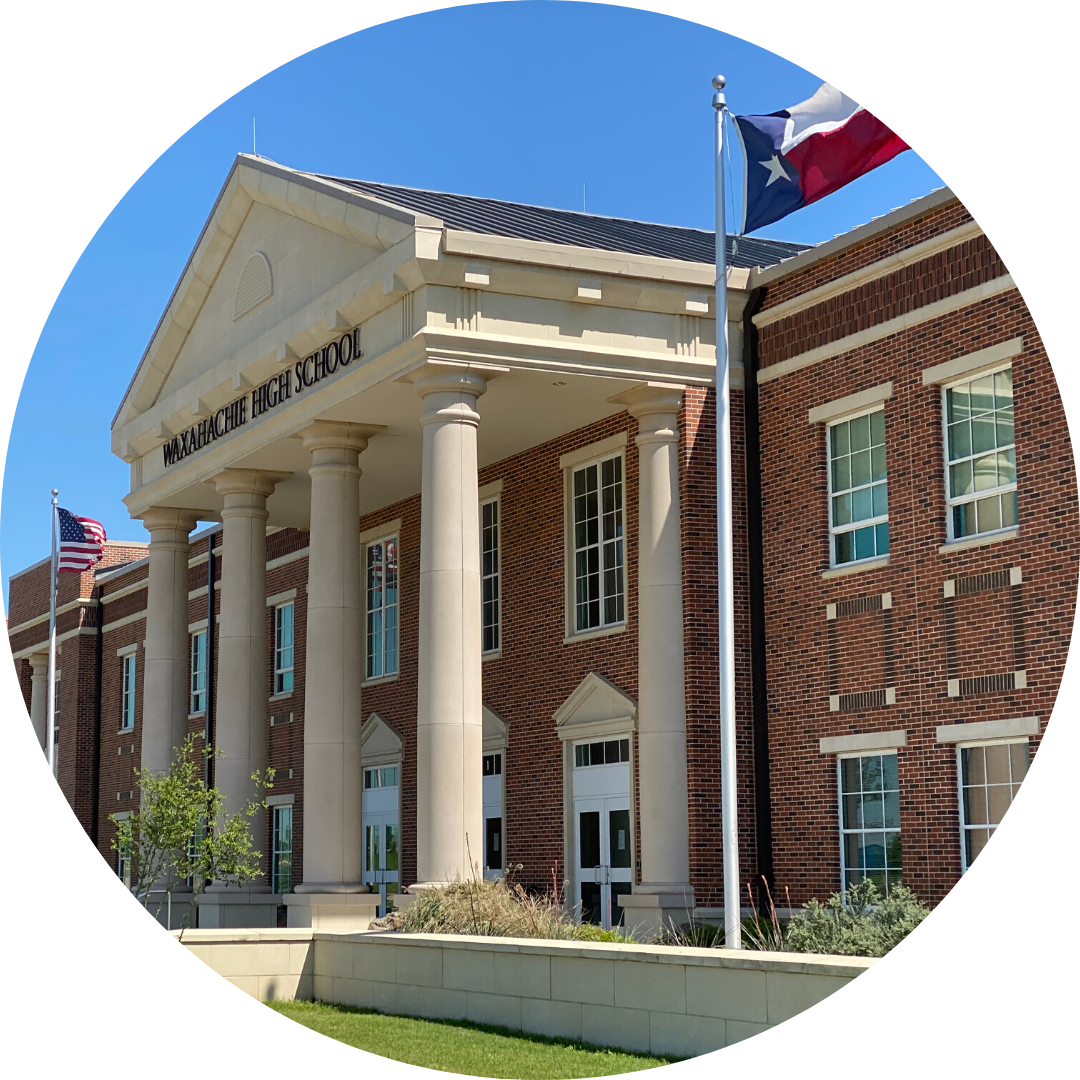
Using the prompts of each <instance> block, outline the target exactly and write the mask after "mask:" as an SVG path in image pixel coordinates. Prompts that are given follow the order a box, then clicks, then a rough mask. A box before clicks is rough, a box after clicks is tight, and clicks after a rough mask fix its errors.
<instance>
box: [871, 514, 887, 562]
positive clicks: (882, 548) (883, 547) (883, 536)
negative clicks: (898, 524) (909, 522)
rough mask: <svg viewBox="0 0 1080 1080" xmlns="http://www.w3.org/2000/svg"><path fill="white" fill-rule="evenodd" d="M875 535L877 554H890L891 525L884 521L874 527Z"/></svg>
mask: <svg viewBox="0 0 1080 1080" xmlns="http://www.w3.org/2000/svg"><path fill="white" fill-rule="evenodd" d="M874 535H875V537H876V539H877V553H878V554H879V555H888V554H889V523H888V522H887V521H883V522H882V523H881V524H880V525H875V526H874Z"/></svg>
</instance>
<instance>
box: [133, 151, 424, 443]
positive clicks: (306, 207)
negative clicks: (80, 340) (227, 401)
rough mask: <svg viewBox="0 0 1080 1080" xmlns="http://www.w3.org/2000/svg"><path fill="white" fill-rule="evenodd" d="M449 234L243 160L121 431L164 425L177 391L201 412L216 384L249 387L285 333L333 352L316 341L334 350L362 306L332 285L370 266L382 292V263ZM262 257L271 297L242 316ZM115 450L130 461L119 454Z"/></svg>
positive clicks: (139, 373) (153, 347) (149, 356)
mask: <svg viewBox="0 0 1080 1080" xmlns="http://www.w3.org/2000/svg"><path fill="white" fill-rule="evenodd" d="M441 227H442V222H441V221H439V220H438V219H436V218H431V217H429V216H427V215H424V214H419V213H416V212H413V211H410V210H406V209H404V208H402V207H398V206H394V205H392V204H390V203H387V202H384V201H383V200H381V199H377V198H374V197H372V196H368V195H364V194H362V193H360V192H357V191H354V190H352V189H350V188H346V187H345V186H343V185H341V184H336V183H334V181H333V180H329V179H325V178H322V177H318V176H314V175H310V174H307V173H301V172H297V171H296V170H293V169H288V168H285V167H284V166H280V165H277V164H275V163H274V162H270V161H267V160H266V159H263V158H255V157H252V156H249V155H246V154H241V155H238V157H237V158H236V160H235V161H234V163H233V167H232V169H231V170H230V172H229V176H228V179H227V180H226V182H225V185H224V187H223V188H222V190H221V192H220V193H219V195H218V198H217V200H216V202H215V204H214V208H213V211H212V212H211V214H210V217H209V219H208V220H207V222H206V224H205V225H204V227H203V230H202V233H201V234H200V236H199V240H198V243H197V244H196V245H195V249H194V251H193V252H192V254H191V256H190V258H189V259H188V263H187V265H186V266H185V268H184V272H183V275H182V276H181V278H180V281H179V282H178V283H177V285H176V287H175V289H174V291H173V294H172V297H171V298H170V300H169V304H168V306H167V308H166V310H165V312H164V313H163V314H162V317H161V320H160V322H159V323H158V325H157V328H156V329H155V331H154V335H153V337H152V338H151V340H150V343H149V345H148V346H147V349H146V352H145V353H144V354H143V356H142V359H141V360H140V363H139V366H138V368H137V369H136V372H135V374H134V376H133V378H132V380H131V383H130V384H129V386H128V389H127V391H126V393H125V395H124V400H123V402H122V403H121V405H120V408H119V409H118V410H117V413H116V416H115V417H114V419H113V429H114V432H116V431H117V429H123V428H125V426H127V427H130V426H131V425H132V423H133V421H137V420H138V419H139V418H140V417H142V416H143V414H145V413H147V412H149V411H155V415H156V412H157V411H161V410H160V409H158V410H155V406H158V405H159V403H165V402H168V403H169V405H170V406H173V405H175V403H174V402H172V401H171V398H172V397H175V396H176V394H177V392H181V393H182V394H183V393H185V392H186V393H187V396H191V397H194V399H195V400H194V401H193V403H192V404H193V407H194V408H195V410H196V412H197V410H198V408H199V406H198V395H200V394H203V393H206V394H209V395H210V396H211V397H212V396H213V394H214V391H215V390H216V388H217V384H218V382H220V383H221V384H222V393H223V394H224V395H226V396H227V395H229V394H235V389H234V387H233V386H232V385H230V383H231V382H232V381H235V382H236V383H237V384H239V385H243V383H244V381H245V376H244V373H243V370H242V369H243V368H244V367H251V365H252V364H257V362H258V361H259V360H261V359H265V358H264V356H263V354H264V353H269V352H276V351H277V350H278V349H279V348H280V347H281V346H282V344H283V337H282V326H283V325H285V326H286V329H287V330H288V331H289V332H288V333H286V334H285V338H284V341H285V342H287V341H288V340H289V339H290V338H294V339H295V342H296V345H297V346H298V347H299V348H300V349H303V348H305V347H306V346H307V345H308V344H310V348H311V350H314V349H315V348H319V347H321V346H322V345H323V344H325V341H324V340H317V341H316V340H315V339H316V338H319V337H320V335H322V336H323V337H326V339H327V340H328V339H329V336H330V335H331V334H332V332H333V329H334V325H336V324H337V323H339V322H340V319H341V316H340V314H339V310H338V309H339V308H340V307H342V306H346V305H347V304H348V302H349V301H350V300H353V299H355V297H356V293H355V291H353V292H352V293H349V290H348V289H347V288H346V289H344V291H342V295H341V296H340V297H338V296H337V295H336V294H335V292H334V290H335V286H337V285H338V284H339V283H344V282H346V281H348V280H349V279H350V278H356V277H357V275H360V276H362V275H363V272H364V269H365V267H373V268H375V269H376V271H377V277H378V283H379V286H380V292H381V285H382V281H383V277H384V276H385V273H384V268H383V267H382V265H381V263H382V262H383V261H385V260H384V259H383V256H385V255H387V253H389V252H392V251H393V250H394V249H395V248H397V247H398V246H399V245H402V244H405V245H406V246H408V247H409V249H410V254H411V253H412V249H413V248H414V247H415V243H414V239H415V233H416V231H417V229H422V230H424V231H432V230H440V234H441ZM256 255H259V256H261V257H262V259H264V260H265V263H266V265H265V271H266V275H267V278H268V279H269V282H272V287H271V289H270V291H266V289H265V288H263V290H262V293H261V294H260V292H258V291H256V292H253V293H252V294H251V295H253V296H259V299H258V300H257V301H256V302H255V303H253V304H251V305H250V306H246V305H245V303H244V302H243V301H244V298H245V295H246V294H245V293H244V290H243V289H242V288H240V286H241V284H242V282H241V278H242V276H243V274H244V271H245V269H247V270H248V273H249V277H248V280H247V281H246V282H244V283H243V284H244V285H245V286H246V285H250V284H252V281H253V280H254V283H255V284H256V285H261V284H262V281H261V279H259V277H258V276H257V275H256V276H255V278H254V279H253V278H252V276H251V272H252V268H253V266H254V265H255V264H253V262H252V260H253V257H254V256H256ZM391 261H396V262H401V261H403V260H402V259H398V260H391ZM389 269H390V272H391V273H392V272H393V271H394V270H396V269H398V267H397V266H390V267H389ZM339 291H341V290H339ZM346 293H348V295H345V294H346ZM323 308H325V309H326V310H323ZM327 319H329V323H327ZM312 324H318V325H316V326H314V327H313V326H312ZM332 324H333V325H332ZM308 338H311V341H310V342H309V341H308ZM276 359H280V358H279V357H276V356H275V357H273V358H271V362H273V360H276ZM231 367H235V368H236V369H237V370H236V371H235V372H233V371H232V370H231ZM167 411H172V412H175V409H174V408H173V409H170V410H167ZM136 426H137V425H136ZM115 449H117V452H119V453H121V454H122V456H124V455H123V447H122V446H118V447H115Z"/></svg>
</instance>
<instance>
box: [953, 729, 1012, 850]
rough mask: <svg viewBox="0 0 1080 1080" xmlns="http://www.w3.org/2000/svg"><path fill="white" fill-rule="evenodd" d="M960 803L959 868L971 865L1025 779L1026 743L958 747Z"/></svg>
mask: <svg viewBox="0 0 1080 1080" xmlns="http://www.w3.org/2000/svg"><path fill="white" fill-rule="evenodd" d="M958 753H959V768H960V801H961V834H962V835H961V841H962V843H961V867H962V869H963V870H967V868H968V867H969V866H970V865H971V864H972V863H973V862H974V861H975V856H976V855H978V854H979V852H980V851H982V849H983V848H984V847H986V842H987V841H988V840H989V839H990V837H991V836H992V835H993V833H994V830H995V829H996V828H997V827H998V825H1000V824H1001V819H1002V818H1003V817H1004V816H1005V811H1006V810H1008V809H1009V806H1010V805H1011V804H1012V801H1013V799H1014V798H1015V796H1016V792H1017V789H1018V788H1019V787H1020V782H1021V781H1022V780H1023V779H1024V777H1025V776H1026V775H1027V769H1028V744H1027V740H1024V741H1023V742H1014V743H991V744H989V745H987V746H962V747H960V748H959V750H958Z"/></svg>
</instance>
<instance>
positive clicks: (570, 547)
mask: <svg viewBox="0 0 1080 1080" xmlns="http://www.w3.org/2000/svg"><path fill="white" fill-rule="evenodd" d="M615 460H617V461H618V462H619V485H620V487H621V489H622V499H621V508H620V513H619V527H620V528H621V537H620V540H621V550H622V565H621V566H620V567H619V569H618V573H619V583H620V586H621V593H622V601H623V610H622V617H621V618H618V619H613V620H611V621H608V620H607V618H606V617H605V612H604V607H605V600H606V599H607V598H608V597H607V595H606V594H605V591H604V569H603V565H602V559H603V549H604V543H605V542H604V540H603V538H602V536H601V535H600V532H599V531H598V542H597V547H598V550H599V552H600V559H601V566H600V598H599V602H600V622H599V624H598V625H596V626H586V627H581V626H579V625H578V602H577V584H578V574H577V555H578V551H579V550H585V549H584V548H583V549H579V548H578V546H577V535H576V533H577V529H576V525H577V517H576V513H575V505H574V499H575V496H574V490H575V477H576V476H577V475H578V473H581V472H584V471H585V470H586V469H589V468H592V467H595V468H596V471H597V472H596V478H597V499H598V505H597V510H598V521H599V522H600V526H599V529H600V530H602V523H603V505H602V502H601V501H600V500H601V499H602V491H603V472H602V470H603V466H604V464H605V463H606V462H608V461H615ZM565 485H566V547H567V558H566V562H567V583H566V604H567V618H566V630H567V638H568V639H573V638H582V637H587V636H589V635H594V634H600V633H604V632H610V631H612V630H613V629H625V628H626V624H627V609H628V607H629V602H630V601H629V588H628V580H627V569H626V563H627V529H626V499H627V483H626V452H625V450H624V449H622V448H619V449H616V450H609V451H607V452H606V453H600V454H597V455H596V456H595V457H590V458H587V459H586V460H584V461H575V462H574V463H573V464H572V465H568V466H566V475H565ZM591 546H592V545H586V548H587V547H591Z"/></svg>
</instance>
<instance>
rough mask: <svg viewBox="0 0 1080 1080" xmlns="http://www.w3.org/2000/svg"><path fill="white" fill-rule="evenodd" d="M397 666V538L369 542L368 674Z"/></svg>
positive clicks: (384, 672)
mask: <svg viewBox="0 0 1080 1080" xmlns="http://www.w3.org/2000/svg"><path fill="white" fill-rule="evenodd" d="M397 669H398V541H397V537H396V536H390V537H387V538H386V539H385V540H376V541H375V543H373V544H368V546H367V677H368V678H369V679H377V678H379V677H380V676H382V675H393V674H394V673H395V672H396V671H397Z"/></svg>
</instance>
